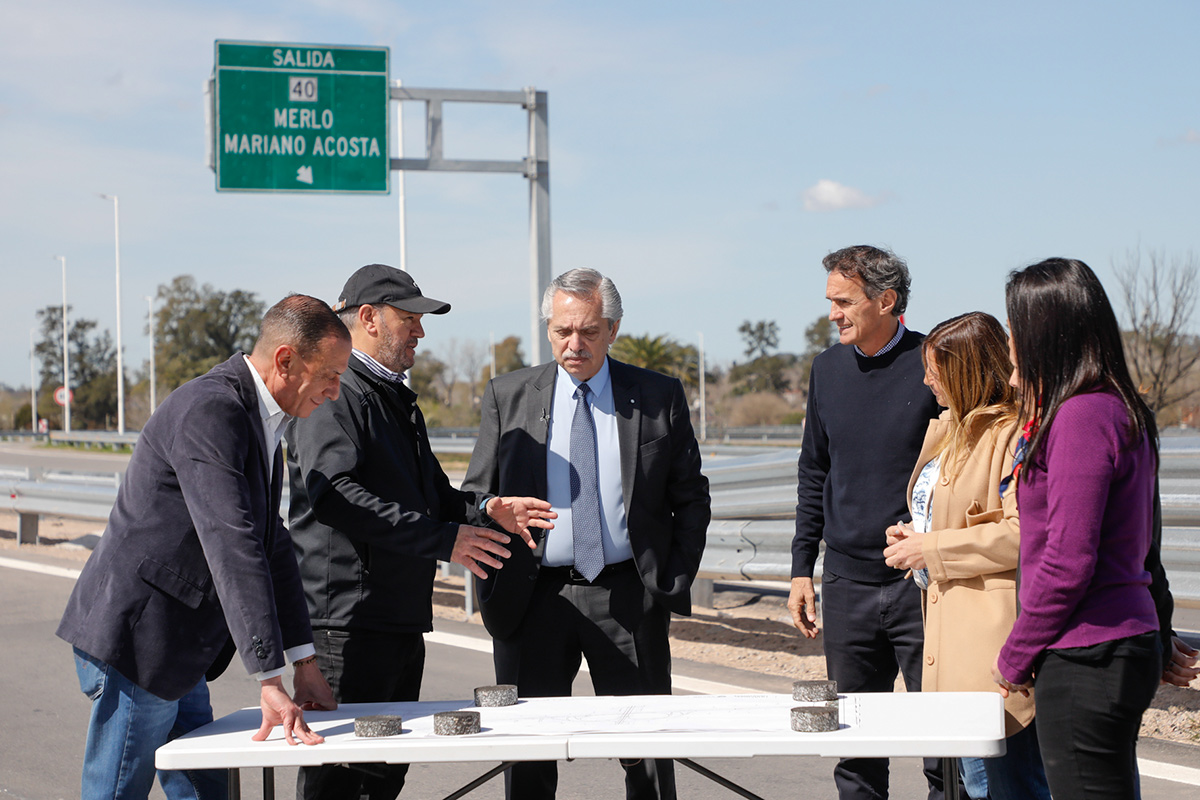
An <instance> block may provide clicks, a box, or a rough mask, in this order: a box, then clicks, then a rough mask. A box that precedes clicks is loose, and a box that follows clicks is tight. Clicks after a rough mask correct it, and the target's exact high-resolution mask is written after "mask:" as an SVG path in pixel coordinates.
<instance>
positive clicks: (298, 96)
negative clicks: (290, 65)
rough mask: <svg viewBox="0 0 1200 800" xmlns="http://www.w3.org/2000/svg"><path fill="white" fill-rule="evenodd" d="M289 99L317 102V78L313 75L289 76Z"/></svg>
mask: <svg viewBox="0 0 1200 800" xmlns="http://www.w3.org/2000/svg"><path fill="white" fill-rule="evenodd" d="M288 100H289V101H291V102H293V103H315V102H317V79H316V78H315V77H311V76H303V77H289V78H288Z"/></svg>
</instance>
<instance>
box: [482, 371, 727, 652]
mask: <svg viewBox="0 0 1200 800" xmlns="http://www.w3.org/2000/svg"><path fill="white" fill-rule="evenodd" d="M608 364H609V371H610V375H611V379H612V391H613V400H614V401H615V403H614V405H615V409H616V414H617V438H618V441H619V443H620V448H621V483H622V485H623V487H624V498H625V518H626V522H627V524H628V527H629V541H630V544H631V545H632V546H633V554H634V560H635V561H636V562H637V568H638V572H639V573H640V575H641V577H642V583H643V584H644V585H645V586H646V589H647V591H648V592H649V593H650V595H651V596H652V597H653V598H654V600H655V601H656V602H658V603H661V604H662V605H664V606H666V607H667V608H668V609H670V610H671V611H673V612H675V613H677V614H684V615H687V614H690V613H691V595H690V591H691V585H692V579H693V578H695V576H696V571H697V570H698V569H699V568H700V556H701V554H702V553H703V552H704V542H705V537H706V535H707V532H708V521H709V518H710V516H711V514H710V511H709V497H708V479H707V478H705V477H704V476H703V475H701V474H700V451H699V447H698V446H697V444H696V437H695V434H694V433H693V432H692V422H691V418H690V416H689V415H688V407H687V401H686V399H685V397H684V394H683V385H682V384H680V382H679V381H678V380H676V379H674V378H668V377H667V376H665V375H661V374H659V373H657V372H651V371H650V370H645V369H641V368H639V367H633V366H630V365H628V364H622V363H621V362H619V361H616V360H614V359H612V358H610V359H609V360H608ZM557 367H558V365H557V363H550V364H543V365H541V366H538V367H530V368H528V369H523V370H519V371H517V372H510V373H508V374H507V375H501V376H500V377H498V378H496V379H494V380H492V381H491V382H490V383H488V386H487V390H486V391H485V392H484V397H483V406H482V413H483V421H482V423H481V425H480V428H479V439H478V441H477V442H476V444H475V452H474V454H473V455H472V456H471V466H470V468H469V469H468V470H467V477H466V480H465V481H464V483H463V488H464V489H467V490H473V491H478V492H487V493H490V494H497V495H501V496H504V495H516V496H530V497H541V498H545V497H546V485H547V484H546V438H547V434H548V432H549V414H550V410H551V408H552V407H553V405H552V403H551V399H552V398H553V395H554V383H555V372H556V370H557ZM552 535H553V534H552ZM509 549H510V550H511V551H512V557H511V558H509V559H508V560H507V561H506V562H505V564H504V567H503V568H502V569H500V570H498V571H497V572H496V573H495V574H494V575H492V576H491V577H490V578H489V579H488V580H486V581H477V583H476V588H477V590H478V596H479V601H480V612H481V614H482V615H483V622H484V625H486V626H487V629H488V632H489V633H490V634H491V635H492V636H494V637H496V638H497V639H507V638H509V637H510V636H511V635H512V634H513V632H514V631H515V630H516V628H517V627H518V625H519V624H520V622H521V619H522V617H523V616H524V614H525V608H526V607H527V606H528V604H529V597H530V594H531V593H532V591H533V583H534V580H535V579H536V578H537V570H538V564H539V561H540V556H541V552H540V551H541V548H540V547H539V548H538V551H537V552H531V551H530V550H529V548H527V547H525V546H523V545H522V546H519V547H510V548H509Z"/></svg>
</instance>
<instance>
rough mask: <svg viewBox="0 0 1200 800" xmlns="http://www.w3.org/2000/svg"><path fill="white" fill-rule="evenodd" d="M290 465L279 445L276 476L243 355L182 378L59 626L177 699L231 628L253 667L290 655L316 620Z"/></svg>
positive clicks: (154, 422)
mask: <svg viewBox="0 0 1200 800" xmlns="http://www.w3.org/2000/svg"><path fill="white" fill-rule="evenodd" d="M282 469H283V457H282V454H281V453H280V452H279V450H278V449H277V450H276V452H275V461H274V475H273V476H271V475H268V474H267V456H266V444H265V441H264V438H263V429H262V421H261V417H260V416H259V410H258V395H257V394H256V392H255V386H254V381H253V378H252V377H251V376H250V370H249V367H247V365H246V362H245V361H244V360H243V358H242V355H241V354H240V353H239V354H238V355H235V356H234V357H233V358H231V359H230V360H228V361H226V362H225V363H223V364H218V365H217V366H216V367H213V369H212V370H211V371H209V372H208V373H207V374H206V375H202V376H201V377H199V378H196V379H195V380H193V381H190V382H188V383H186V384H184V385H183V386H181V387H179V388H178V389H176V390H175V391H174V392H172V393H171V394H170V396H169V397H167V399H166V401H165V402H164V403H163V404H162V406H160V407H159V409H158V411H157V412H156V413H155V414H154V416H153V417H151V418H150V421H149V422H148V423H147V424H146V427H145V429H144V430H143V431H142V434H141V436H140V438H139V440H138V443H137V447H136V448H134V452H133V457H132V458H131V459H130V461H129V468H128V470H127V471H126V473H125V479H124V482H123V483H122V484H121V488H120V490H119V491H118V493H117V501H116V504H115V505H114V506H113V510H112V514H111V515H110V516H109V518H108V527H107V528H106V530H105V532H104V536H103V537H101V539H100V544H98V545H97V546H96V550H95V552H93V553H92V556H91V558H89V559H88V562H87V564H86V566H85V567H84V569H83V573H82V574H81V575H80V577H79V581H78V582H77V583H76V585H75V590H74V591H73V592H72V593H71V599H70V600H69V601H68V602H67V609H66V612H65V613H64V614H63V618H62V622H61V623H60V624H59V626H58V635H59V636H60V637H62V638H63V639H66V640H67V641H68V642H70V643H71V644H73V645H75V646H76V647H78V648H79V649H80V650H83V651H84V652H86V653H88V654H89V655H91V656H94V657H95V658H98V659H100V660H101V661H104V662H105V663H107V664H110V665H111V666H113V667H115V668H116V669H117V671H118V672H120V673H121V674H122V675H124V676H125V677H127V678H129V679H130V680H131V681H133V682H134V683H136V684H137V685H138V686H141V687H142V688H143V689H146V690H147V691H149V692H152V693H153V694H155V695H158V696H159V697H162V698H164V699H166V700H175V699H178V698H179V697H182V696H183V695H184V694H186V693H187V692H188V691H189V690H191V689H192V688H193V687H194V686H195V685H196V684H197V683H198V682H199V680H200V678H201V677H203V676H204V675H205V673H206V672H208V671H209V670H210V668H212V667H214V665H215V667H216V669H215V672H216V673H219V672H220V670H221V669H223V668H224V666H225V665H226V664H227V663H228V661H227V659H228V657H229V655H230V654H231V652H232V651H231V650H230V649H229V648H227V645H228V644H229V643H230V640H231V637H232V643H233V644H236V646H237V650H238V651H239V652H240V653H241V656H242V662H243V663H244V664H245V666H246V669H247V671H249V672H251V673H258V672H264V671H267V670H272V669H277V668H279V667H282V666H284V654H283V651H284V650H285V649H287V648H290V647H295V646H297V645H301V644H305V643H307V642H311V641H312V631H311V629H310V628H309V624H308V611H307V609H306V608H305V605H304V594H303V592H302V591H301V587H300V574H299V570H298V569H297V567H296V558H295V555H294V554H293V552H292V542H291V539H290V537H289V536H288V533H287V530H286V529H285V528H284V527H283V521H282V520H281V519H280V518H279V495H280V490H281V487H282ZM210 677H215V674H214V675H210Z"/></svg>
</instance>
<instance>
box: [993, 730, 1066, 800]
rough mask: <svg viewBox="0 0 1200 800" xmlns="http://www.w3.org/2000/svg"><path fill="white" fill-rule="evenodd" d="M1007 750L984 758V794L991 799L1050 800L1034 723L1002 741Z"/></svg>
mask: <svg viewBox="0 0 1200 800" xmlns="http://www.w3.org/2000/svg"><path fill="white" fill-rule="evenodd" d="M1004 743H1005V745H1006V747H1007V751H1006V752H1005V754H1004V755H1002V756H1000V757H999V758H984V759H981V760H982V761H983V768H984V769H985V770H986V771H987V788H988V795H989V797H991V799H992V800H1025V798H1029V800H1050V786H1049V785H1048V784H1047V783H1046V769H1045V767H1043V766H1042V754H1041V751H1040V750H1039V749H1038V737H1037V720H1036V719H1035V720H1033V721H1032V722H1030V723H1029V725H1028V726H1026V727H1025V728H1023V729H1021V730H1020V731H1018V732H1017V733H1014V734H1013V735H1012V736H1009V737H1008V738H1007V739H1005V740H1004Z"/></svg>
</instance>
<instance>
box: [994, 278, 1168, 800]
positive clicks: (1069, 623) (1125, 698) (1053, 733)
mask: <svg viewBox="0 0 1200 800" xmlns="http://www.w3.org/2000/svg"><path fill="white" fill-rule="evenodd" d="M1007 308H1008V320H1009V327H1010V329H1011V333H1012V336H1011V338H1010V345H1011V347H1012V351H1013V352H1012V360H1013V364H1014V365H1015V367H1016V369H1015V370H1014V372H1013V385H1014V386H1016V388H1017V391H1018V394H1019V396H1020V408H1021V415H1022V419H1028V420H1032V422H1031V423H1030V425H1029V427H1028V429H1027V431H1028V433H1027V437H1028V440H1027V444H1025V446H1024V447H1023V451H1024V459H1023V462H1022V464H1021V467H1020V470H1019V472H1018V477H1017V503H1018V506H1019V508H1020V513H1021V552H1020V572H1019V578H1018V582H1019V586H1020V590H1019V599H1020V609H1021V610H1020V615H1019V616H1018V617H1017V622H1016V625H1015V626H1014V627H1013V630H1012V633H1011V634H1010V635H1009V637H1008V641H1007V642H1006V643H1005V644H1004V647H1003V648H1002V649H1001V650H1000V654H999V656H998V658H997V660H996V666H995V668H994V670H993V673H994V677H995V679H996V682H997V683H998V684H1000V686H1001V689H1002V693H1007V692H1008V691H1020V692H1025V691H1027V690H1028V688H1029V687H1030V686H1031V685H1032V684H1033V680H1034V679H1035V678H1036V680H1037V703H1038V728H1039V730H1038V733H1039V743H1040V747H1041V752H1042V760H1043V762H1044V763H1045V767H1046V777H1047V779H1048V780H1049V783H1050V791H1051V793H1052V794H1053V795H1054V797H1055V800H1067V798H1075V797H1079V798H1083V797H1087V798H1098V797H1113V798H1117V797H1120V798H1133V797H1136V796H1137V792H1138V788H1137V771H1136V755H1135V748H1136V741H1137V734H1138V728H1139V727H1140V725H1141V719H1142V713H1143V712H1144V711H1145V710H1146V708H1147V707H1148V706H1149V705H1150V701H1151V700H1152V699H1153V697H1154V692H1155V689H1156V687H1157V684H1158V678H1159V675H1160V674H1161V672H1162V668H1161V654H1160V651H1159V647H1158V639H1157V633H1156V632H1157V629H1158V620H1157V617H1156V614H1155V607H1154V601H1153V599H1152V598H1151V595H1150V591H1149V588H1148V587H1149V584H1150V575H1149V573H1148V572H1147V571H1146V569H1145V563H1146V553H1147V551H1148V550H1149V548H1150V541H1151V519H1152V501H1153V494H1152V492H1153V489H1154V475H1155V470H1156V468H1157V461H1158V446H1157V442H1158V431H1157V428H1156V426H1155V422H1154V416H1153V414H1152V412H1151V411H1150V409H1149V408H1148V407H1147V406H1146V404H1145V403H1144V402H1143V401H1142V399H1141V397H1140V396H1139V395H1138V393H1137V390H1136V389H1135V387H1134V384H1133V381H1132V379H1131V378H1130V375H1129V370H1128V368H1127V366H1126V364H1125V355H1124V350H1123V348H1122V344H1121V334H1120V329H1119V328H1118V326H1117V319H1116V316H1115V314H1114V313H1113V310H1112V306H1111V305H1110V304H1109V302H1108V297H1107V295H1105V293H1104V288H1103V287H1102V286H1101V285H1100V281H1099V280H1098V279H1097V278H1096V275H1095V274H1094V273H1093V272H1092V270H1091V269H1090V268H1089V267H1088V266H1087V265H1086V264H1084V263H1083V262H1082V261H1074V260H1068V259H1061V258H1052V259H1048V260H1046V261H1043V262H1041V263H1039V264H1034V265H1033V266H1031V267H1027V268H1025V269H1023V270H1017V271H1015V272H1013V273H1012V274H1011V275H1010V276H1009V279H1008V286H1007ZM1018 458H1021V456H1020V455H1019V456H1018Z"/></svg>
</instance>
